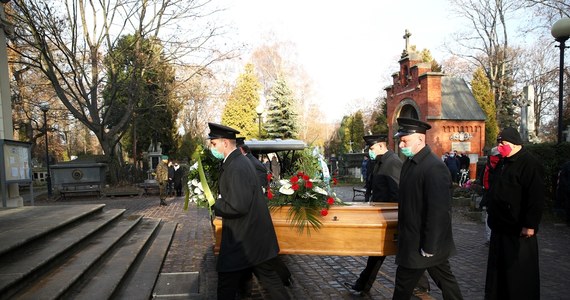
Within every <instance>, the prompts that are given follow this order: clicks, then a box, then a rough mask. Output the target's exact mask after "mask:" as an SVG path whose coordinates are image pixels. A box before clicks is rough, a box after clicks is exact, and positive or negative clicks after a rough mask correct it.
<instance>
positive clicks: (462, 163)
mask: <svg viewBox="0 0 570 300" xmlns="http://www.w3.org/2000/svg"><path fill="white" fill-rule="evenodd" d="M470 164H471V159H469V155H467V153H465V152H462V153H461V155H460V156H459V169H460V170H469V165H470Z"/></svg>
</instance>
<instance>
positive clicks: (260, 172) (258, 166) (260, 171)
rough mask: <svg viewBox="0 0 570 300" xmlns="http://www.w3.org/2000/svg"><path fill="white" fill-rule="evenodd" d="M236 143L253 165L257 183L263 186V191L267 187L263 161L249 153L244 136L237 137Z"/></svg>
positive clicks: (266, 172)
mask: <svg viewBox="0 0 570 300" xmlns="http://www.w3.org/2000/svg"><path fill="white" fill-rule="evenodd" d="M236 145H237V147H238V148H239V150H240V151H241V153H242V154H243V155H245V156H246V157H247V158H248V159H249V161H250V162H251V163H252V164H253V167H255V172H256V174H257V178H258V179H259V185H260V186H261V187H262V188H263V191H264V192H265V189H266V188H267V184H268V180H267V174H268V171H267V169H266V168H265V166H264V165H263V163H262V162H261V161H259V159H257V158H255V157H254V156H253V154H251V150H250V149H249V146H247V145H246V144H245V138H243V137H239V138H237V140H236Z"/></svg>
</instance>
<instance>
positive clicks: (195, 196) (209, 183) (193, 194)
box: [184, 146, 220, 210]
mask: <svg viewBox="0 0 570 300" xmlns="http://www.w3.org/2000/svg"><path fill="white" fill-rule="evenodd" d="M192 160H193V161H195V163H194V164H193V165H192V166H191V167H190V170H189V172H188V183H187V187H188V190H187V192H186V196H185V201H184V210H188V206H189V203H190V202H193V203H196V206H197V207H203V208H210V207H211V206H212V205H213V204H214V201H215V200H214V199H215V198H214V196H213V195H217V194H218V190H217V188H218V176H219V174H220V168H219V166H220V161H219V160H217V159H216V158H215V157H214V156H213V155H212V153H211V152H210V149H208V148H203V147H201V146H198V147H197V148H196V151H194V154H192Z"/></svg>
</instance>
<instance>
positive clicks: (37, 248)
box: [0, 209, 125, 295]
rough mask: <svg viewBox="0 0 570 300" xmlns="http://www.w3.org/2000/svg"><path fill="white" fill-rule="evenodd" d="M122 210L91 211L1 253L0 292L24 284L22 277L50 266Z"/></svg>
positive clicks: (6, 291) (39, 272)
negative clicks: (73, 221) (75, 220)
mask: <svg viewBox="0 0 570 300" xmlns="http://www.w3.org/2000/svg"><path fill="white" fill-rule="evenodd" d="M124 211H125V210H124V209H113V210H109V211H107V212H105V213H102V212H100V213H97V214H94V215H90V216H88V217H85V220H84V221H83V222H77V224H70V225H69V226H66V227H64V228H62V229H61V230H59V231H57V233H56V232H53V233H51V234H49V233H50V232H51V231H50V232H48V233H46V236H45V237H40V238H37V239H35V240H34V241H32V242H29V243H27V244H25V245H23V246H21V247H20V248H21V249H18V250H17V251H12V252H10V253H9V254H6V255H2V256H0V294H4V295H5V294H11V293H12V292H10V291H9V290H16V289H18V287H17V284H16V283H20V284H24V283H25V281H24V279H25V278H27V277H31V276H37V275H38V274H41V273H42V272H45V270H43V271H42V267H49V265H50V263H51V262H53V261H55V260H56V259H57V258H58V257H61V256H64V255H66V253H67V252H68V251H72V248H73V247H74V246H76V245H78V244H79V243H80V242H81V241H83V240H85V239H87V238H89V237H90V236H91V235H92V234H94V233H96V232H97V231H98V230H100V229H101V228H102V227H104V226H106V225H108V224H109V223H110V222H112V221H113V220H115V219H117V218H118V217H120V216H121V215H123V213H124Z"/></svg>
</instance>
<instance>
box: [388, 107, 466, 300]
mask: <svg viewBox="0 0 570 300" xmlns="http://www.w3.org/2000/svg"><path fill="white" fill-rule="evenodd" d="M398 125H399V126H400V128H399V129H398V132H397V133H396V135H395V136H396V137H399V138H400V143H399V147H400V150H401V152H402V154H404V155H405V156H406V157H407V159H406V160H405V162H404V165H403V166H402V172H401V175H400V188H399V192H398V197H399V200H400V201H399V206H398V253H397V254H396V264H397V265H398V269H397V270H396V286H395V288H394V295H393V299H397V300H409V299H410V297H411V296H412V291H413V289H414V286H415V285H416V283H417V282H418V280H419V279H420V277H421V276H422V274H423V273H424V272H425V270H426V269H427V271H428V273H429V274H430V276H431V277H432V278H433V279H434V281H435V283H436V284H437V286H438V287H439V288H440V289H441V291H442V294H443V298H444V299H463V297H462V296H461V291H460V290H459V285H458V284H457V280H456V279H455V276H454V275H453V273H452V272H451V267H450V265H449V257H450V256H452V255H453V254H455V243H454V242H453V235H452V232H451V188H452V186H451V175H450V173H449V169H448V168H447V167H446V166H445V164H444V163H443V162H442V161H441V159H440V158H439V157H437V156H435V155H434V154H433V152H431V149H430V147H429V146H428V145H426V131H427V130H428V129H430V128H431V126H430V125H429V124H427V123H424V122H422V121H420V120H416V119H408V118H398Z"/></svg>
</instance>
